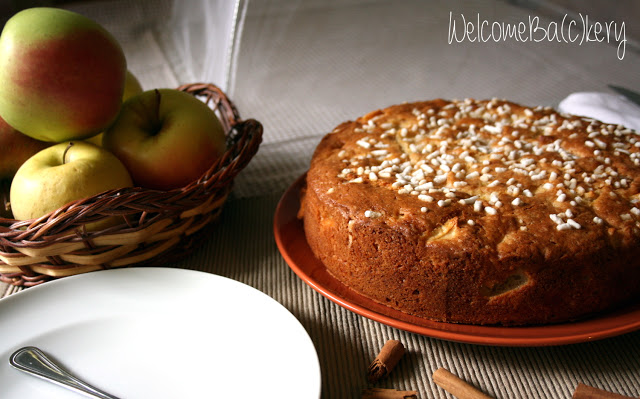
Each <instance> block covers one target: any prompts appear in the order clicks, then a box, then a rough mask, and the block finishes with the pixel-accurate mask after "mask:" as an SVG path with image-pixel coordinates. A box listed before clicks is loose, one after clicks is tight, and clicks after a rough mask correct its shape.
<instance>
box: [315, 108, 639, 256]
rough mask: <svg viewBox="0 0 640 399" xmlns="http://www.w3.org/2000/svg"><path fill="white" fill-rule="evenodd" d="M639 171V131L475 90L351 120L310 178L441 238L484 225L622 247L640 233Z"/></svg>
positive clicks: (518, 234) (323, 148)
mask: <svg viewBox="0 0 640 399" xmlns="http://www.w3.org/2000/svg"><path fill="white" fill-rule="evenodd" d="M314 165H315V166H316V168H315V169H316V170H315V171H314ZM639 172H640V136H639V135H638V134H637V133H636V132H635V131H633V130H631V129H628V128H625V127H623V126H619V125H612V124H605V123H602V122H599V121H597V120H593V119H588V118H584V117H578V116H573V115H566V114H560V113H558V112H556V111H554V110H553V109H551V108H548V107H546V108H543V107H535V108H528V107H524V106H520V105H518V104H515V103H512V102H509V101H505V100H498V99H492V100H485V101H476V100H473V99H465V100H454V101H445V100H434V101H426V102H417V103H407V104H401V105H396V106H392V107H389V108H386V109H384V110H378V111H375V112H372V113H370V114H368V115H366V116H363V117H361V118H359V119H357V120H356V121H353V122H346V123H343V124H341V125H340V126H338V127H337V128H336V129H335V130H334V131H333V132H332V133H331V134H329V135H327V137H325V139H324V140H323V142H322V143H321V144H320V145H319V146H318V148H317V150H316V154H315V156H314V159H313V161H312V169H311V171H310V178H313V179H315V178H316V177H318V176H321V175H322V176H324V181H325V183H324V186H323V188H322V190H323V192H322V193H319V194H320V195H323V196H327V198H330V197H331V196H332V195H343V194H344V193H345V191H344V190H345V189H348V192H349V193H350V194H349V195H348V196H346V197H344V198H343V199H342V201H343V202H345V205H349V203H351V204H352V205H357V204H360V205H361V206H364V207H365V208H366V209H364V210H363V215H362V216H364V217H367V218H373V219H376V218H382V219H384V220H387V221H388V222H389V223H392V219H393V220H396V221H398V220H400V219H402V218H403V217H404V216H405V215H407V214H412V216H413V218H412V220H414V223H415V220H420V219H424V220H423V223H424V224H425V225H426V226H427V227H428V228H427V230H429V229H431V230H430V233H429V234H432V235H433V234H446V233H448V232H451V231H452V229H456V230H458V229H460V228H462V227H463V226H464V225H467V226H474V225H476V224H477V223H481V224H482V226H484V227H483V228H484V233H485V234H487V235H492V234H495V235H496V237H495V240H490V241H495V242H494V243H493V244H495V245H498V244H503V245H507V246H509V247H510V246H511V245H510V243H513V244H515V241H516V240H522V239H526V240H527V241H529V240H534V241H535V239H533V238H532V236H538V237H537V240H538V241H540V240H542V241H546V240H552V241H553V240H556V241H563V240H574V238H575V237H582V239H579V240H578V241H575V240H574V241H575V242H576V243H577V242H582V243H585V242H588V241H589V240H591V239H595V238H598V237H606V239H605V241H606V242H608V243H609V244H611V245H613V246H618V245H622V244H623V243H625V244H624V245H630V244H631V243H637V241H638V236H640V207H639V206H640V205H639V204H638V201H639V200H640V197H639V192H640V173H639ZM314 175H315V176H314ZM338 187H340V193H338V192H337V190H336V189H338ZM376 187H385V188H387V190H378V191H372V190H371V189H372V188H376ZM381 191H384V192H385V193H381ZM336 201H338V199H336ZM382 204H385V207H382ZM416 209H417V210H419V212H416ZM420 213H421V214H423V215H424V218H421V217H420ZM452 220H455V222H451V221H452ZM447 222H449V224H450V225H451V226H449V227H446V225H447ZM443 226H444V227H443ZM634 245H635V244H634Z"/></svg>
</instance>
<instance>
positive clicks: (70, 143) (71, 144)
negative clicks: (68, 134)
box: [62, 141, 73, 165]
mask: <svg viewBox="0 0 640 399" xmlns="http://www.w3.org/2000/svg"><path fill="white" fill-rule="evenodd" d="M71 147H73V141H70V142H69V145H68V146H67V148H65V149H64V152H63V153H62V164H63V165H64V164H65V163H67V162H66V158H67V151H69V148H71Z"/></svg>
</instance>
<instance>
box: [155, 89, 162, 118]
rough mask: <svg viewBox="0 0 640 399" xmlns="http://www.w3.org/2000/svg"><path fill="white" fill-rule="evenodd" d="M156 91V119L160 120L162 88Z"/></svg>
mask: <svg viewBox="0 0 640 399" xmlns="http://www.w3.org/2000/svg"><path fill="white" fill-rule="evenodd" d="M155 93H156V121H160V97H162V95H161V94H160V90H158V89H155Z"/></svg>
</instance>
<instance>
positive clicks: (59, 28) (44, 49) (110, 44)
mask: <svg viewBox="0 0 640 399" xmlns="http://www.w3.org/2000/svg"><path fill="white" fill-rule="evenodd" d="M126 70H127V64H126V60H125V56H124V53H123V51H122V48H121V47H120V44H119V43H118V42H117V41H116V39H114V38H113V36H112V35H111V34H110V33H109V32H107V31H106V30H105V29H104V28H103V27H102V26H100V25H99V24H98V23H96V22H94V21H92V20H91V19H89V18H86V17H84V16H82V15H80V14H76V13H74V12H71V11H67V10H62V9H57V8H48V7H39V8H30V9H26V10H23V11H20V12H19V13H17V14H15V15H14V16H13V17H11V18H10V19H9V20H8V21H7V23H6V24H5V26H4V29H3V30H2V34H1V35H0V115H2V117H3V118H4V119H5V120H6V121H7V122H8V123H9V124H10V125H11V126H13V127H15V128H16V129H18V130H19V131H21V132H23V133H24V134H27V135H29V136H31V137H33V138H36V139H38V140H43V141H51V142H61V141H66V140H73V139H82V138H86V137H90V136H93V135H95V134H97V133H99V132H101V131H103V130H104V129H105V128H106V127H107V126H108V125H109V124H111V122H113V120H114V119H115V117H116V116H117V114H118V111H119V110H120V106H121V104H122V93H123V91H124V84H125V75H126Z"/></svg>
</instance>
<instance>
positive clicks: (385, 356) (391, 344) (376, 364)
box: [367, 339, 405, 383]
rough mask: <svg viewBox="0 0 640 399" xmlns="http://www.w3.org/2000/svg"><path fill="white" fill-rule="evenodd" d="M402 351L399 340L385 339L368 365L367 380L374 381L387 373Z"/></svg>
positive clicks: (396, 362)
mask: <svg viewBox="0 0 640 399" xmlns="http://www.w3.org/2000/svg"><path fill="white" fill-rule="evenodd" d="M404 352H405V351H404V345H402V343H401V342H400V341H398V340H395V339H391V340H389V341H387V342H386V343H385V344H384V346H383V347H382V349H381V350H380V353H379V354H378V356H376V358H375V359H374V360H373V362H372V363H371V365H370V366H369V370H368V373H367V378H368V379H369V382H372V383H373V382H376V381H378V380H380V379H381V378H384V377H386V376H387V375H389V373H390V372H391V370H393V368H394V367H395V366H396V364H398V362H399V361H400V358H401V357H402V355H404Z"/></svg>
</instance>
